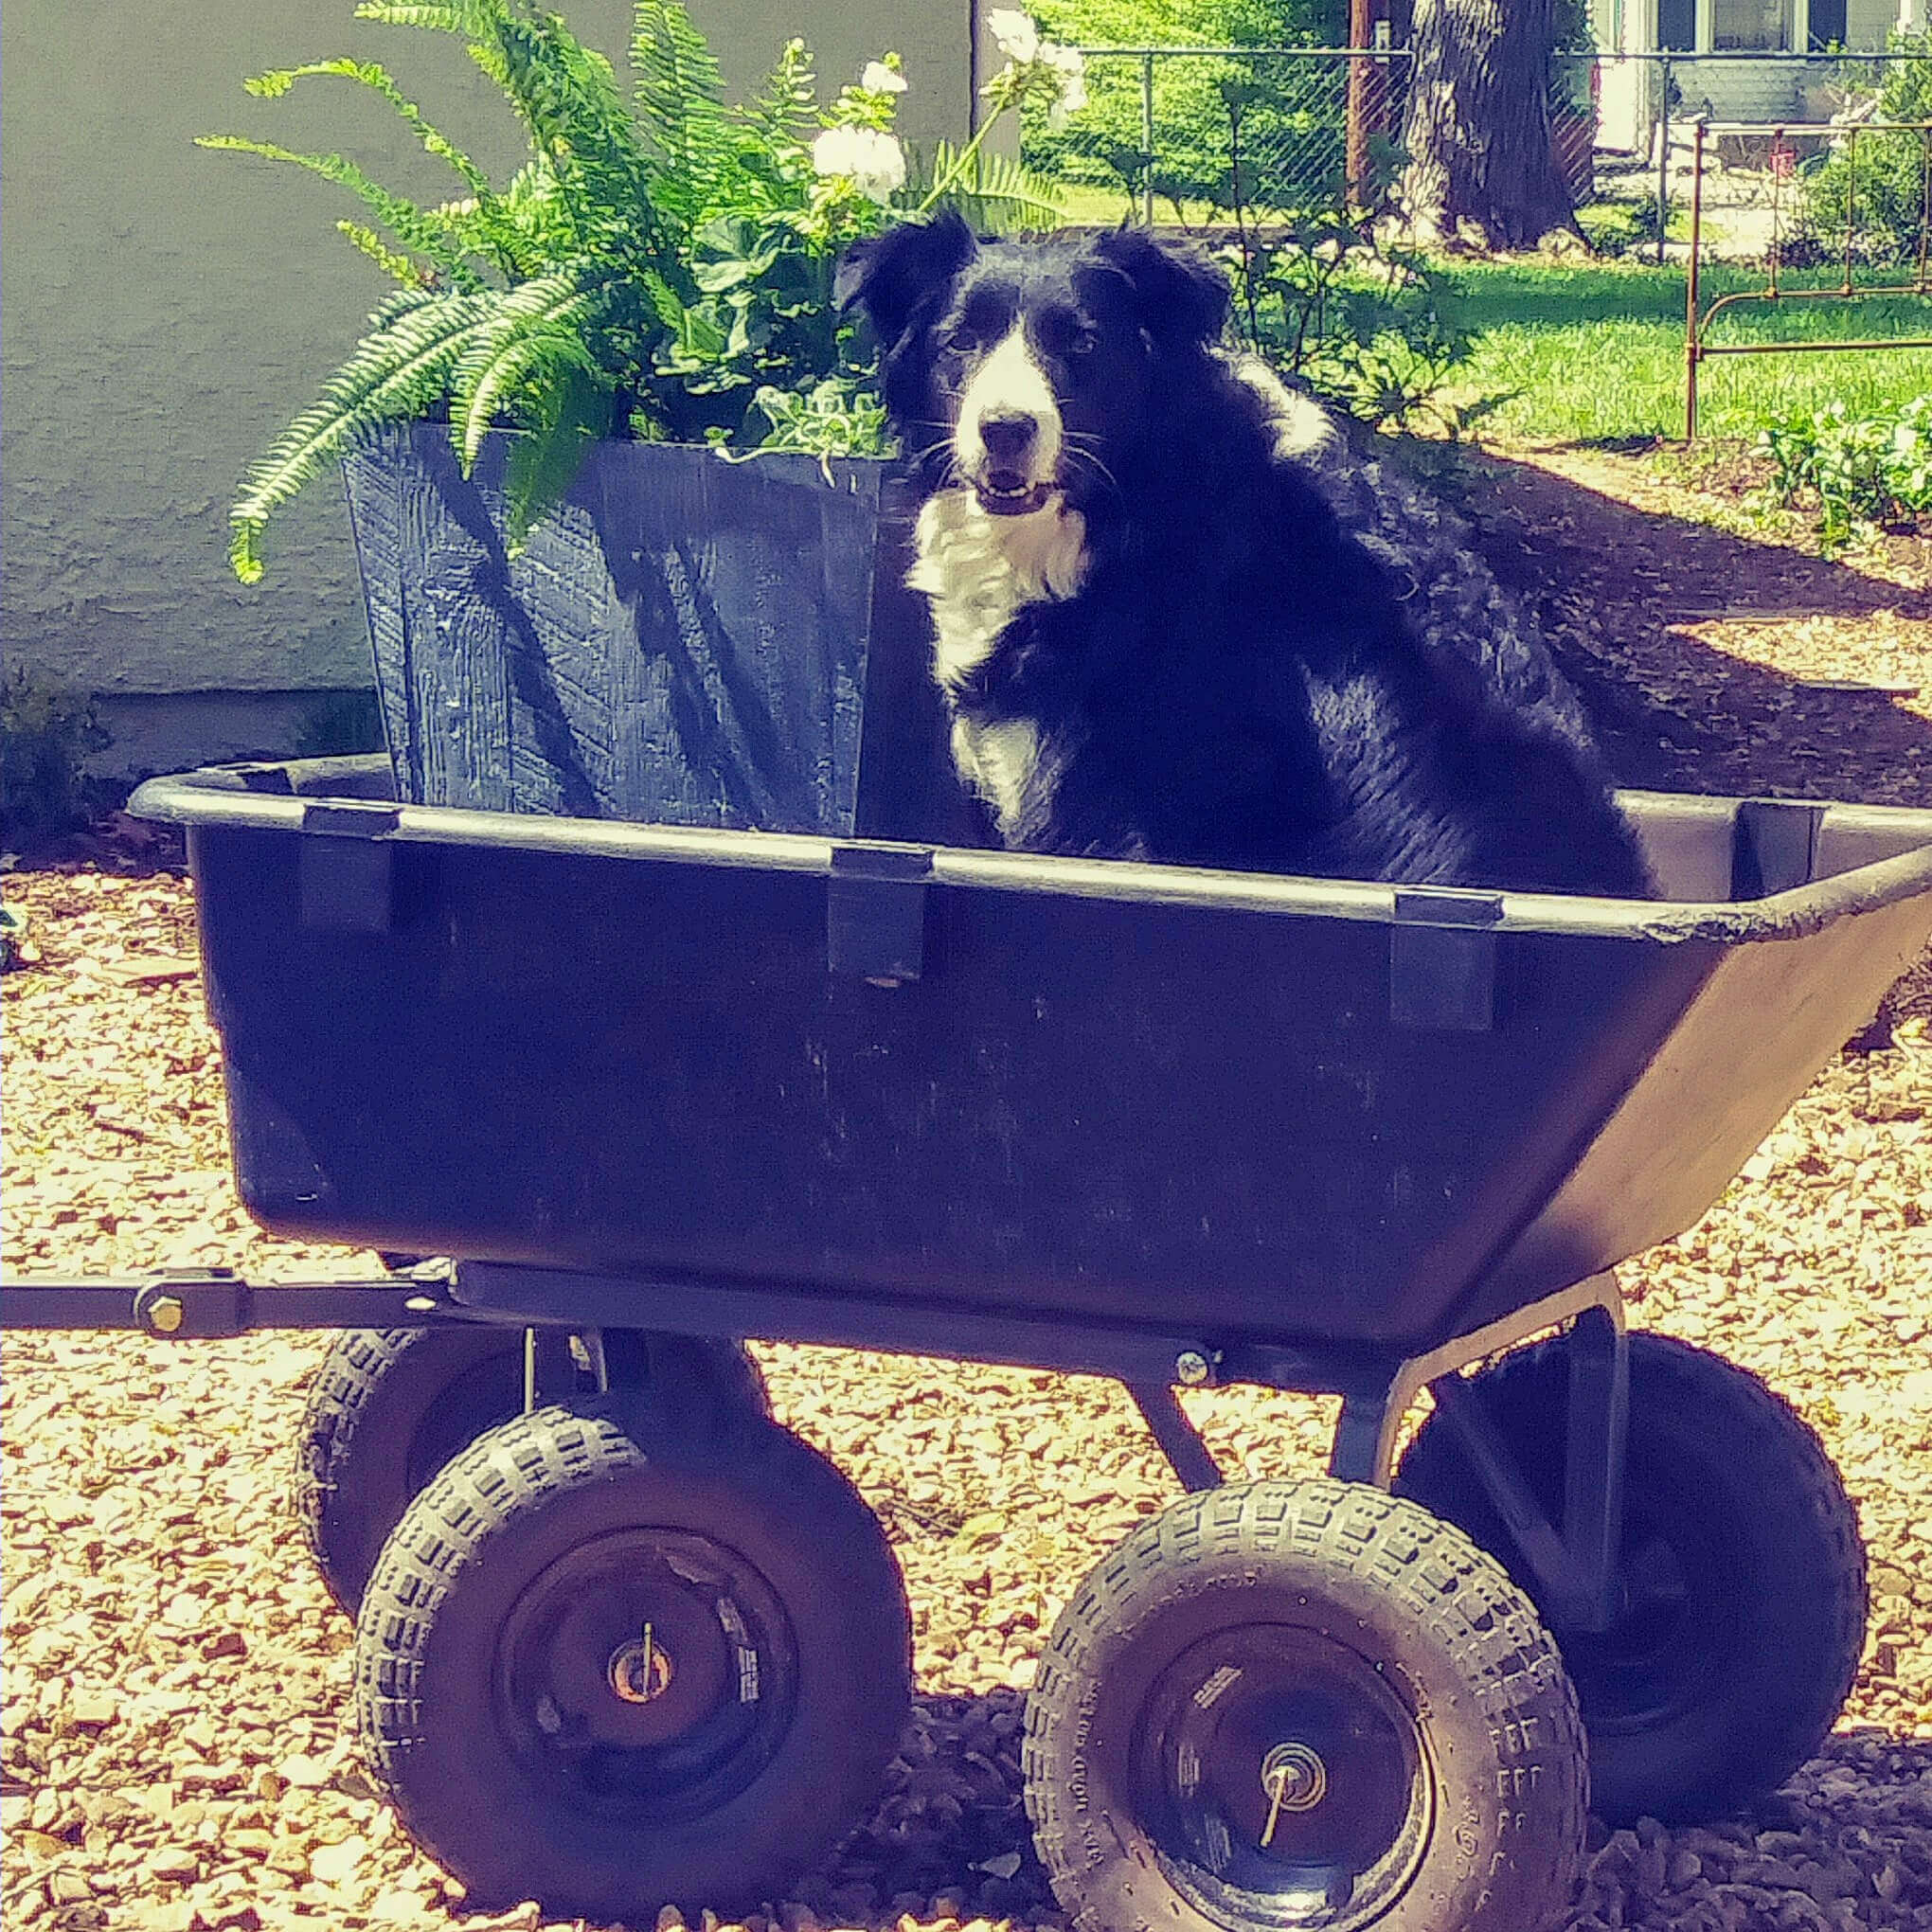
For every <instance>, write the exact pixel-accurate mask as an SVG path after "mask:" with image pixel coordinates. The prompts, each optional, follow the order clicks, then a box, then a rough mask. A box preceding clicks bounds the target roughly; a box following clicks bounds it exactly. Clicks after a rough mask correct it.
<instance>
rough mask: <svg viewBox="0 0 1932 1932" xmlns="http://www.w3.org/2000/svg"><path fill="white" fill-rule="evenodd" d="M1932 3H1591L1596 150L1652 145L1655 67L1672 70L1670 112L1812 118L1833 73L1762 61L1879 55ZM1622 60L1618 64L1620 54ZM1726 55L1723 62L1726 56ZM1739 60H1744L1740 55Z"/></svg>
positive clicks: (1657, 90) (1919, 23)
mask: <svg viewBox="0 0 1932 1932" xmlns="http://www.w3.org/2000/svg"><path fill="white" fill-rule="evenodd" d="M1928 4H1932V0H1593V5H1592V8H1591V27H1592V29H1593V31H1594V33H1595V37H1596V42H1597V45H1598V47H1599V48H1600V49H1601V52H1602V54H1603V56H1604V58H1603V59H1602V60H1601V61H1600V63H1599V64H1598V80H1599V107H1600V113H1601V128H1600V132H1599V134H1598V144H1599V146H1601V147H1605V148H1617V149H1624V150H1632V151H1636V152H1645V151H1649V150H1651V149H1652V148H1653V145H1654V141H1655V128H1656V125H1657V110H1658V107H1659V105H1660V103H1661V98H1662V90H1661V77H1660V63H1658V62H1657V61H1655V60H1654V59H1644V58H1637V59H1632V58H1629V57H1630V56H1650V55H1656V54H1661V53H1670V54H1674V55H1681V56H1682V57H1683V58H1682V59H1681V60H1678V61H1673V63H1672V79H1673V81H1674V83H1675V93H1674V95H1673V103H1672V113H1673V116H1675V115H1676V114H1677V113H1678V112H1679V111H1680V110H1681V112H1682V113H1683V114H1684V115H1685V116H1686V117H1687V118H1688V117H1690V116H1694V115H1696V114H1698V113H1700V112H1703V113H1708V114H1709V115H1711V116H1713V117H1715V118H1717V119H1720V120H1771V119H1776V118H1778V117H1779V116H1786V115H1788V116H1794V117H1796V116H1803V115H1806V114H1809V113H1811V112H1813V111H1814V110H1813V107H1812V105H1811V103H1812V101H1813V99H1814V97H1815V96H1816V91H1817V89H1818V87H1819V86H1820V85H1821V83H1823V82H1824V81H1826V80H1829V78H1830V75H1831V69H1830V66H1829V65H1828V64H1827V63H1822V62H1821V63H1818V64H1816V66H1814V65H1811V64H1808V63H1805V62H1803V61H1801V60H1791V59H1786V60H1764V59H1762V58H1750V57H1754V56H1762V55H1766V54H1783V55H1787V56H1789V55H1804V54H1818V55H1822V54H1823V53H1825V52H1826V50H1827V49H1829V48H1834V47H1843V48H1846V49H1849V50H1851V51H1853V52H1860V53H1867V52H1870V53H1876V52H1880V51H1882V50H1883V49H1884V47H1885V45H1886V36H1887V34H1888V33H1889V32H1891V31H1893V30H1894V29H1905V30H1906V31H1921V32H1923V30H1924V28H1925V26H1926V22H1927V17H1928V12H1927V9H1928ZM1619 55H1620V56H1623V57H1625V58H1621V59H1619V58H1618V57H1619ZM1726 56H1728V57H1730V58H1726ZM1739 56H1744V57H1745V58H1738V57H1739Z"/></svg>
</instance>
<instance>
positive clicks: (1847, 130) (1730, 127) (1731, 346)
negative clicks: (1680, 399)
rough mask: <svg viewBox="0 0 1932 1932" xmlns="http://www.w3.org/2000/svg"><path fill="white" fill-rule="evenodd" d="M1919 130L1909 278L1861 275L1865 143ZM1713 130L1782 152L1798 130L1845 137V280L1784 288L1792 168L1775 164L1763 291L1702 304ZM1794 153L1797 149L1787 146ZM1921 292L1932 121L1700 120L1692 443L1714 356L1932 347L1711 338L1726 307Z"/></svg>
mask: <svg viewBox="0 0 1932 1932" xmlns="http://www.w3.org/2000/svg"><path fill="white" fill-rule="evenodd" d="M1712 134H1741V135H1768V136H1769V137H1770V140H1771V143H1772V152H1773V153H1774V155H1775V154H1777V153H1778V152H1780V149H1782V147H1783V142H1784V140H1785V137H1786V136H1788V135H1792V134H1815V135H1822V136H1829V137H1831V138H1833V139H1836V140H1842V141H1843V142H1844V143H1845V148H1846V153H1847V155H1848V157H1849V158H1848V167H1847V174H1848V188H1847V192H1846V197H1845V257H1844V263H1845V272H1844V276H1843V277H1842V279H1841V280H1840V281H1838V282H1837V283H1835V284H1833V285H1831V286H1829V287H1825V288H1792V287H1789V286H1780V268H1781V265H1782V264H1781V251H1782V225H1781V224H1782V215H1783V202H1782V192H1783V184H1784V180H1785V178H1786V176H1785V171H1784V170H1780V169H1779V168H1777V167H1776V166H1774V167H1773V169H1772V183H1773V201H1772V234H1771V248H1770V253H1769V256H1768V258H1767V262H1766V268H1765V282H1764V286H1763V287H1762V288H1761V289H1743V290H1736V291H1733V292H1732V293H1730V294H1728V295H1720V296H1718V297H1717V299H1716V300H1715V301H1713V302H1712V303H1710V305H1709V306H1708V308H1706V307H1703V306H1701V295H1700V290H1699V281H1698V268H1699V263H1700V258H1701V254H1702V241H1703V223H1704V193H1703V190H1704V149H1705V141H1706V139H1707V137H1708V136H1709V135H1712ZM1874 134H1917V135H1918V136H1919V140H1920V144H1921V147H1922V149H1923V166H1922V168H1921V170H1920V197H1919V226H1918V250H1917V255H1916V259H1915V262H1914V266H1913V271H1912V274H1911V276H1910V278H1909V279H1906V280H1903V281H1892V282H1883V283H1872V282H1867V283H1860V282H1858V281H1857V280H1856V278H1855V275H1854V270H1855V266H1856V245H1857V234H1858V194H1857V181H1858V147H1859V143H1860V141H1861V140H1863V139H1865V138H1867V137H1869V136H1871V135H1874ZM1783 152H1789V150H1783ZM1889 295H1916V296H1920V297H1922V298H1925V299H1932V121H1862V122H1855V123H1851V124H1850V125H1840V124H1837V123H1834V122H1830V121H1712V120H1702V119H1700V120H1699V121H1698V122H1697V126H1696V133H1695V135H1694V139H1693V144H1692V149H1691V170H1690V264H1689V274H1688V277H1687V280H1686V283H1685V293H1684V436H1685V439H1686V440H1687V441H1689V440H1691V439H1692V438H1695V437H1696V435H1697V369H1698V365H1699V364H1700V363H1701V362H1702V361H1703V360H1704V358H1705V357H1706V356H1710V355H1776V354H1790V353H1795V352H1800V351H1804V350H1811V349H1816V350H1819V351H1826V350H1834V349H1932V335H1924V336H1884V337H1879V338H1876V339H1870V338H1859V339H1847V340H1842V341H1841V340H1825V341H1819V340H1816V339H1810V340H1805V341H1800V342H1710V341H1708V339H1707V331H1708V329H1709V327H1710V324H1711V321H1712V320H1713V318H1714V317H1716V316H1717V315H1718V313H1720V312H1721V311H1723V310H1725V309H1727V308H1731V307H1733V306H1734V305H1736V304H1739V303H1744V302H1766V303H1771V302H1791V301H1839V302H1844V301H1866V300H1870V299H1873V298H1876V297H1881V296H1889Z"/></svg>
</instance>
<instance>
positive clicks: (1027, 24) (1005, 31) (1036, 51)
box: [986, 7, 1040, 67]
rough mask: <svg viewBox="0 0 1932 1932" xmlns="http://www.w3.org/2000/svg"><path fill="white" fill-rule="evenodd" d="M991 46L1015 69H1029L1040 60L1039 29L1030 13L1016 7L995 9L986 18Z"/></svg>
mask: <svg viewBox="0 0 1932 1932" xmlns="http://www.w3.org/2000/svg"><path fill="white" fill-rule="evenodd" d="M986 30H987V31H988V32H989V33H990V34H992V36H993V45H994V46H996V47H997V48H998V49H999V50H1000V52H1001V53H1003V54H1004V55H1005V56H1006V57H1007V59H1008V60H1010V61H1011V62H1012V63H1013V64H1014V66H1016V67H1029V66H1031V65H1032V63H1034V62H1035V61H1037V60H1038V59H1039V58H1040V29H1039V28H1038V27H1035V26H1034V25H1033V16H1032V15H1031V14H1030V13H1022V12H1021V11H1020V9H1018V8H1017V7H995V8H994V9H993V10H992V11H991V12H990V13H989V14H988V15H987V16H986Z"/></svg>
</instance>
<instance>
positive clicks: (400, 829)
mask: <svg viewBox="0 0 1932 1932" xmlns="http://www.w3.org/2000/svg"><path fill="white" fill-rule="evenodd" d="M387 763H388V760H387V759H386V758H385V757H382V756H381V755H378V756H376V757H375V758H374V759H369V758H344V759H331V760H306V761H305V760H290V761H287V762H286V763H284V764H281V765H277V764H264V763H259V762H258V763H249V764H240V765H213V766H205V767H203V768H201V769H199V770H197V771H192V772H187V773H182V774H179V775H175V776H170V777H162V778H149V779H148V780H147V781H146V782H144V783H143V784H142V785H141V786H140V787H139V788H138V789H137V790H136V791H135V793H134V796H133V797H132V798H131V799H130V800H129V801H128V806H127V810H128V812H129V814H130V815H131V816H134V817H136V818H145V819H150V820H152V821H155V822H158V823H162V824H170V825H179V826H182V827H185V828H188V829H190V830H203V829H206V830H211V831H212V830H230V829H233V830H254V831H263V832H308V833H333V834H338V835H349V836H360V837H363V838H367V839H374V840H378V841H382V842H385V843H399V844H405V845H439V846H458V847H460V846H481V847H491V848H495V849H498V850H502V849H510V850H524V851H531V852H556V853H568V854H571V855H573V856H578V857H596V858H611V859H626V860H633V861H640V862H649V863H659V864H673V865H695V866H709V867H714V868H748V869H753V870H760V871H779V872H798V873H805V874H812V875H817V876H821V877H830V876H831V875H832V873H833V872H835V871H838V872H844V871H854V872H859V873H862V874H869V875H870V876H873V877H880V876H884V877H888V878H896V879H903V880H907V881H918V882H921V883H923V884H928V885H933V886H976V887H982V888H989V889H992V890H995V891H1007V892H1015V893H1037V894H1048V895H1055V896H1060V897H1066V898H1078V899H1098V900H1110V901H1115V902H1118V903H1134V904H1150V905H1168V906H1178V907H1187V906H1195V907H1199V908H1202V909H1204V910H1221V911H1228V912H1249V913H1273V914H1277V915H1283V916H1297V917H1302V918H1308V917H1315V918H1323V919H1342V920H1353V921H1368V922H1374V923H1381V924H1390V925H1393V924H1407V923H1415V922H1422V923H1427V924H1457V925H1462V924H1469V925H1476V926H1481V927H1484V928H1486V929H1489V930H1492V931H1503V932H1510V931H1519V932H1538V933H1573V934H1579V935H1584V934H1588V935H1596V936H1599V937H1602V938H1620V939H1647V940H1653V941H1663V942H1666V943H1673V942H1682V941H1686V940H1695V939H1705V940H1714V941H1718V942H1721V943H1741V942H1744V941H1748V940H1766V939H1800V938H1803V937H1804V936H1805V935H1806V934H1808V933H1813V932H1816V931H1817V930H1818V929H1819V928H1820V927H1822V926H1825V925H1827V924H1831V923H1834V922H1835V921H1838V920H1840V919H1843V918H1845V917H1847V916H1848V915H1851V914H1855V913H1866V912H1876V911H1879V910H1881V909H1882V908H1884V907H1887V906H1890V905H1894V904H1897V903H1902V902H1905V901H1908V900H1912V899H1916V898H1919V897H1922V896H1932V810H1927V809H1922V808H1918V807H1912V806H1899V805H1867V804H1860V803H1856V802H1845V801H1838V800H1829V799H1797V800H1792V799H1779V800H1768V801H1761V800H1756V799H1751V798H1746V797H1740V796H1729V795H1716V794H1710V795H1706V794H1690V793H1666V792H1645V791H1636V790H1626V791H1620V792H1619V794H1618V795H1617V796H1618V797H1619V801H1620V802H1622V803H1623V804H1625V805H1626V806H1630V807H1634V808H1635V809H1636V810H1637V812H1639V813H1641V812H1642V811H1644V810H1645V809H1646V808H1647V807H1648V808H1651V809H1655V808H1656V807H1659V806H1661V805H1663V804H1665V803H1666V802H1668V804H1669V805H1670V806H1671V807H1672V808H1673V809H1674V810H1677V811H1680V812H1681V811H1683V810H1685V809H1686V808H1687V807H1688V808H1690V809H1692V810H1695V809H1699V808H1702V809H1704V810H1708V812H1710V813H1711V814H1713V815H1724V814H1733V813H1735V812H1736V810H1737V809H1738V808H1739V807H1740V806H1741V805H1744V804H1749V803H1757V802H1768V803H1773V804H1780V805H1796V806H1801V807H1805V808H1808V809H1812V810H1816V811H1817V812H1819V813H1820V814H1828V815H1830V816H1831V817H1832V818H1833V819H1834V822H1835V823H1836V824H1838V825H1842V826H1846V827H1849V828H1852V829H1863V830H1870V831H1874V832H1886V833H1887V834H1889V835H1891V836H1904V837H1905V838H1906V839H1909V840H1910V841H1911V844H1910V845H1909V846H1908V847H1907V848H1906V849H1905V850H1902V851H1895V852H1893V853H1891V854H1890V855H1889V856H1887V857H1883V858H1878V859H1874V860H1871V861H1869V862H1867V863H1865V864H1863V865H1856V866H1853V867H1851V868H1847V869H1846V870H1843V871H1839V872H1834V873H1831V874H1829V875H1827V876H1826V877H1824V878H1822V879H1816V880H1813V881H1811V882H1810V883H1809V884H1806V885H1802V886H1792V887H1789V888H1787V889H1785V890H1783V891H1780V892H1773V893H1767V894H1766V895H1765V896H1763V897H1762V898H1757V899H1748V900H1733V899H1708V900H1664V899H1609V898H1601V897H1595V896H1590V895H1583V894H1570V893H1556V892H1513V891H1507V890H1503V891H1498V890H1495V889H1493V888H1489V887H1477V888H1471V887H1461V886H1454V887H1443V886H1400V885H1393V884H1387V883H1383V882H1376V881H1362V880H1351V879H1328V878H1308V877H1300V876H1295V875H1291V874H1274V873H1258V872H1236V871H1219V870H1212V869H1209V868H1204V867H1194V866H1172V865H1157V864H1152V863H1149V862H1146V861H1142V860H1132V859H1095V858H1068V857H1062V856H1060V855H1057V854H1051V853H1043V852H1010V851H998V850H979V849H976V848H966V847H957V846H932V845H921V844H911V843H905V842H901V841H895V840H888V839H868V838H844V837H835V836H831V835H828V834H825V833H819V832H749V831H732V830H717V829H713V828H708V827H694V826H675V825H640V824H633V823H630V822H628V821H623V820H617V819H600V818H568V817H562V816H555V817H553V816H549V815H539V814H522V813H508V812H482V811H475V810H471V809H468V808H463V807H456V806H444V805H400V804H392V803H389V802H387V801H385V800H381V799H375V798H370V797H368V796H355V795H354V793H353V792H350V791H343V792H339V793H337V792H331V791H329V790H327V789H319V788H317V787H316V786H315V784H314V782H313V781H314V780H326V779H327V778H329V777H331V775H332V774H333V773H334V772H337V771H339V772H340V774H341V776H342V778H343V779H344V780H345V781H347V780H349V778H351V776H353V775H360V776H365V777H366V776H367V775H368V774H369V773H371V772H375V771H377V770H378V769H386V768H387ZM296 764H300V765H302V766H303V767H304V771H305V776H307V777H308V778H310V780H311V783H310V784H309V785H308V786H305V788H304V789H303V790H302V791H300V792H295V791H286V792H285V791H278V790H277V791H271V790H261V789H256V788H254V787H253V786H252V785H251V783H250V779H251V778H253V777H255V776H258V775H264V774H267V773H269V772H274V771H285V770H287V769H288V768H289V767H290V766H292V765H296Z"/></svg>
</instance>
